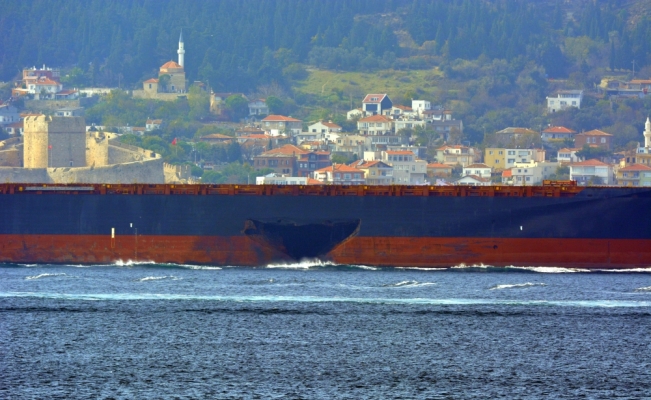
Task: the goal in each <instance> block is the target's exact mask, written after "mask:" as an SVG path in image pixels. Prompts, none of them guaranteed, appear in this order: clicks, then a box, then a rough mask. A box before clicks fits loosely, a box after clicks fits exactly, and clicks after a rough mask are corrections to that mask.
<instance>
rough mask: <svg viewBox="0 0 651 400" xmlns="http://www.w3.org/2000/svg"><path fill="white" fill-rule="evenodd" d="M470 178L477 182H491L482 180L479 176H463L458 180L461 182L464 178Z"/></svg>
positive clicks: (485, 179) (486, 179)
mask: <svg viewBox="0 0 651 400" xmlns="http://www.w3.org/2000/svg"><path fill="white" fill-rule="evenodd" d="M468 177H470V178H472V179H474V180H476V181H479V182H490V179H488V178H482V177H481V176H477V175H465V176H462V177H461V178H459V179H458V180H461V179H463V178H468Z"/></svg>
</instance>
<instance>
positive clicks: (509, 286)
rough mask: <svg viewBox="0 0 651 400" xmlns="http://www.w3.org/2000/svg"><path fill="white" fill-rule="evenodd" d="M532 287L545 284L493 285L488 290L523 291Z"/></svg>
mask: <svg viewBox="0 0 651 400" xmlns="http://www.w3.org/2000/svg"><path fill="white" fill-rule="evenodd" d="M533 286H547V284H545V283H531V282H526V283H514V284H504V285H495V286H493V287H491V288H490V290H500V289H523V288H528V287H533Z"/></svg>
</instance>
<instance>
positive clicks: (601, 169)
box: [570, 158, 614, 186]
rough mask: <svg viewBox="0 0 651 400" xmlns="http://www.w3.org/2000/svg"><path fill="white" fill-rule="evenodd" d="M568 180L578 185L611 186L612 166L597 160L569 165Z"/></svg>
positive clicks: (612, 180)
mask: <svg viewBox="0 0 651 400" xmlns="http://www.w3.org/2000/svg"><path fill="white" fill-rule="evenodd" d="M570 180H572V181H576V182H577V183H578V184H579V185H583V186H585V185H588V184H591V185H612V184H613V183H614V176H613V166H612V165H610V164H606V163H604V162H601V161H599V160H597V159H594V158H593V159H591V160H586V161H581V162H578V163H572V164H570Z"/></svg>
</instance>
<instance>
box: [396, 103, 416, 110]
mask: <svg viewBox="0 0 651 400" xmlns="http://www.w3.org/2000/svg"><path fill="white" fill-rule="evenodd" d="M393 107H395V108H399V109H401V110H402V111H414V109H413V108H411V107H407V106H401V105H400V104H398V105H395V106H393Z"/></svg>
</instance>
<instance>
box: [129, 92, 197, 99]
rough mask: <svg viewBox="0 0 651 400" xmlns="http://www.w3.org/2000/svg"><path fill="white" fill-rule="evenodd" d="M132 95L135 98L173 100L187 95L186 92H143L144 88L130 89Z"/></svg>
mask: <svg viewBox="0 0 651 400" xmlns="http://www.w3.org/2000/svg"><path fill="white" fill-rule="evenodd" d="M131 94H132V96H133V97H134V98H136V99H155V100H162V101H174V100H176V99H178V98H181V97H187V96H188V95H187V93H154V92H145V91H144V90H134V91H132V93H131Z"/></svg>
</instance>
